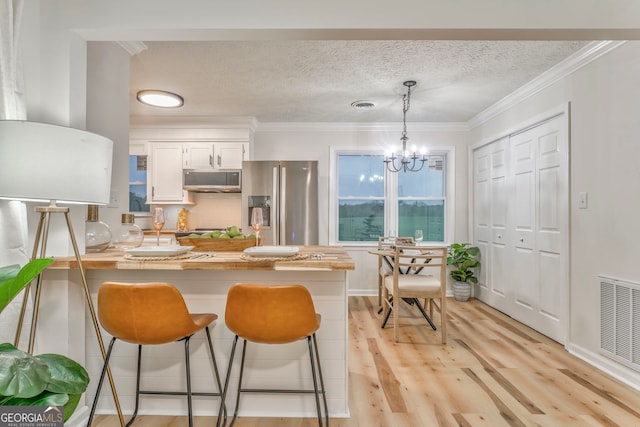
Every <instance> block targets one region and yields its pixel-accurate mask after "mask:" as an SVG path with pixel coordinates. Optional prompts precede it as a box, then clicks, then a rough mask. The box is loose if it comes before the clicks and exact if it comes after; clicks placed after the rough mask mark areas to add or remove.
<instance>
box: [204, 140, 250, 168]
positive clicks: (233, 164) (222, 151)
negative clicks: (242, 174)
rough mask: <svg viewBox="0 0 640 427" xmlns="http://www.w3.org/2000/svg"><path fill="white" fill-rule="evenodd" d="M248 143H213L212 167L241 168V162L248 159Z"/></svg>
mask: <svg viewBox="0 0 640 427" xmlns="http://www.w3.org/2000/svg"><path fill="white" fill-rule="evenodd" d="M248 153H249V144H248V143H240V144H239V143H233V142H227V143H223V142H221V143H217V144H213V159H214V168H216V169H242V162H243V161H244V160H249V156H248Z"/></svg>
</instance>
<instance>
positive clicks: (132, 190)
mask: <svg viewBox="0 0 640 427" xmlns="http://www.w3.org/2000/svg"><path fill="white" fill-rule="evenodd" d="M146 200H147V156H129V212H149V211H150V206H149V205H147V204H146Z"/></svg>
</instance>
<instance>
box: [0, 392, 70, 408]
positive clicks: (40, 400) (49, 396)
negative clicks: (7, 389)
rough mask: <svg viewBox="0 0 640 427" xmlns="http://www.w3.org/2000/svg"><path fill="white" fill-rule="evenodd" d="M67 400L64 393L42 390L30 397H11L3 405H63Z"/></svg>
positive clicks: (67, 397)
mask: <svg viewBox="0 0 640 427" xmlns="http://www.w3.org/2000/svg"><path fill="white" fill-rule="evenodd" d="M67 402H69V396H68V395H66V394H60V393H52V392H50V391H43V392H42V393H40V394H38V395H37V396H32V397H15V396H13V397H11V398H10V399H9V400H7V401H6V402H5V403H4V405H3V406H65V405H66V404H67Z"/></svg>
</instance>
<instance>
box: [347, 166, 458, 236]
mask: <svg viewBox="0 0 640 427" xmlns="http://www.w3.org/2000/svg"><path fill="white" fill-rule="evenodd" d="M383 160H384V156H382V155H379V154H351V153H349V154H346V153H344V154H343V153H338V154H337V162H336V164H337V170H336V176H337V180H336V182H337V199H338V206H337V210H338V212H337V227H338V230H337V241H338V242H339V243H347V242H374V241H377V240H378V236H383V235H390V234H392V233H393V234H396V235H398V236H413V235H414V233H415V230H422V231H423V235H424V241H429V242H444V240H445V206H446V183H445V177H446V174H445V165H446V156H445V155H430V156H429V160H428V162H427V163H425V166H424V167H423V169H422V170H420V171H419V172H398V173H395V174H394V175H392V176H390V177H387V178H385V173H389V172H385V165H384V162H383ZM385 215H386V216H387V218H385Z"/></svg>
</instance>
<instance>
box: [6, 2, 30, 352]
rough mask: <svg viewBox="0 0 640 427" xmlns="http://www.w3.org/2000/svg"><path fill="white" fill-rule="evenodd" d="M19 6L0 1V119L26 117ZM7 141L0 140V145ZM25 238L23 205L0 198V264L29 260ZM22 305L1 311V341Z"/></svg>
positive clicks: (8, 337) (8, 336)
mask: <svg viewBox="0 0 640 427" xmlns="http://www.w3.org/2000/svg"><path fill="white" fill-rule="evenodd" d="M22 7H23V0H0V120H25V119H26V118H27V111H26V106H25V100H24V91H23V80H22V66H21V63H20V55H19V53H20V52H19V33H20V19H21V16H22ZM8 143H10V142H9V141H0V144H8ZM27 241H28V232H27V210H26V207H25V204H24V203H22V202H16V201H5V200H0V266H5V265H10V264H20V265H23V264H24V263H26V262H27V261H28V260H29V254H28V253H27ZM21 304H22V297H21V296H19V297H18V298H16V299H15V300H14V301H13V303H12V304H11V305H9V306H8V307H7V308H6V309H5V310H4V311H3V312H2V315H1V316H0V342H13V338H14V336H13V335H14V334H15V328H16V324H17V318H18V313H19V310H20V306H21ZM27 330H28V327H27Z"/></svg>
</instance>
